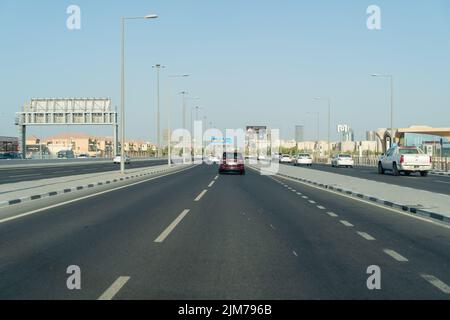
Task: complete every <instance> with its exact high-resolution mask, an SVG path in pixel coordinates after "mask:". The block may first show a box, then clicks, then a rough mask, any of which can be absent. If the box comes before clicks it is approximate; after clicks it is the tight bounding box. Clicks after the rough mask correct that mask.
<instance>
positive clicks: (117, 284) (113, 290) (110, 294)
mask: <svg viewBox="0 0 450 320" xmlns="http://www.w3.org/2000/svg"><path fill="white" fill-rule="evenodd" d="M128 280H130V277H119V278H117V280H116V281H114V283H113V284H112V285H111V286H110V287H109V288H108V289H107V290H106V291H105V292H104V293H103V294H102V295H101V296H100V297H99V298H98V300H112V299H113V298H114V296H115V295H116V294H117V293H118V292H119V291H120V289H122V287H123V286H124V285H125V284H126V283H127V282H128Z"/></svg>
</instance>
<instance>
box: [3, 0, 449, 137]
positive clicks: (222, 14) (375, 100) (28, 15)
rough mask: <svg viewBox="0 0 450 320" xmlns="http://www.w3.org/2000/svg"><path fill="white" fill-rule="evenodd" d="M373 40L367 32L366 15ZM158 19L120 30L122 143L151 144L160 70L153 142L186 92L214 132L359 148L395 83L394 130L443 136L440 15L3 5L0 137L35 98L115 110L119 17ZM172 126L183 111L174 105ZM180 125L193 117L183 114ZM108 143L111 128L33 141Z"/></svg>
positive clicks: (246, 7)
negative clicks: (373, 19) (252, 132)
mask: <svg viewBox="0 0 450 320" xmlns="http://www.w3.org/2000/svg"><path fill="white" fill-rule="evenodd" d="M373 4H375V5H377V6H379V7H380V8H381V21H382V29H381V30H369V29H368V28H367V26H366V20H367V18H368V15H367V13H366V9H367V7H368V6H370V5H373ZM70 5H77V6H79V7H80V8H81V29H80V30H69V29H68V28H67V26H66V20H67V18H68V16H69V15H68V14H67V13H66V9H67V7H69V6H70ZM148 13H156V14H158V15H159V18H158V19H156V20H152V21H143V20H142V21H140V20H135V21H134V20H133V21H128V22H127V26H126V34H127V42H126V76H127V86H126V110H127V116H126V122H127V126H126V127H127V137H128V138H130V139H139V140H150V141H152V142H155V141H156V74H155V71H154V69H152V65H155V64H157V63H160V64H162V65H164V66H166V68H165V69H162V70H161V107H162V124H161V129H162V130H163V129H165V128H167V112H166V110H167V106H168V101H169V99H168V96H169V95H168V86H169V83H168V76H169V75H172V74H180V73H187V74H190V75H191V76H190V77H189V78H185V79H176V80H173V81H172V88H173V90H172V92H173V93H176V92H180V91H182V90H186V91H188V92H189V93H190V95H191V96H192V97H199V98H200V100H188V106H189V107H195V106H196V105H199V106H201V107H202V109H201V110H200V117H202V118H203V116H207V119H208V120H207V122H210V121H212V122H213V123H214V124H215V125H216V126H217V127H218V128H219V129H224V128H244V127H245V126H246V125H267V126H269V127H271V128H279V129H280V130H281V137H282V138H283V139H293V138H294V136H295V126H296V125H303V126H304V135H305V139H308V140H310V139H315V138H316V132H317V128H316V124H317V118H316V116H315V115H313V114H308V112H319V113H320V123H321V129H320V138H321V139H326V135H327V105H326V102H325V101H314V98H315V97H317V96H321V97H329V98H330V99H331V101H332V111H333V112H332V138H333V139H337V138H338V134H337V132H336V126H337V125H338V124H348V125H350V126H351V127H352V128H353V129H354V131H355V138H357V139H361V138H362V137H365V132H366V130H373V129H376V128H386V127H389V123H390V122H389V107H390V105H389V103H390V100H389V99H390V96H389V94H390V91H389V82H388V80H387V79H383V78H372V77H370V75H371V74H373V73H384V74H393V75H394V77H395V117H394V126H395V127H407V126H410V125H429V126H434V127H449V126H450V90H449V87H450V58H449V57H450V1H448V0H430V1H426V2H425V1H423V2H417V3H411V2H410V1H406V0H398V1H387V0H384V1H364V0H362V1H354V0H353V1H350V0H341V1H331V0H318V1H300V0H291V1H288V0H285V1H265V0H260V1H256V0H248V1H242V0H241V1H240V0H228V1H225V0H215V1H207V0H164V1H163V0H159V1H144V0H142V1H138V0H136V1H133V0H129V1H127V2H125V1H123V2H122V1H120V3H119V1H114V2H113V1H106V0H94V1H93V0H89V1H88V0H72V1H57V2H56V1H51V0H41V1H31V0H21V1H14V0H1V2H0V38H1V39H2V50H0V61H1V62H0V63H1V73H0V86H1V88H2V90H1V103H2V105H1V106H0V136H17V128H16V127H15V126H14V114H15V112H16V111H18V110H19V107H20V106H21V105H23V104H24V103H25V102H27V101H28V100H30V99H31V98H65V97H110V98H112V100H113V104H114V105H115V106H117V107H118V106H119V104H120V17H121V16H143V15H146V14H148ZM171 100H172V103H173V104H172V118H173V126H174V127H180V126H181V97H180V96H179V95H177V96H175V95H174V96H173V97H172V99H171ZM187 114H188V117H189V116H190V109H188V112H187ZM80 131H83V132H87V133H92V134H96V135H109V136H110V135H112V128H98V129H92V128H90V127H67V126H61V127H58V128H30V130H29V134H30V135H33V134H34V135H37V136H41V137H42V136H49V135H52V134H55V133H59V132H80Z"/></svg>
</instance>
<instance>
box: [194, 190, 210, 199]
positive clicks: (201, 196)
mask: <svg viewBox="0 0 450 320" xmlns="http://www.w3.org/2000/svg"><path fill="white" fill-rule="evenodd" d="M207 192H208V190H203V191H202V192H201V193H200V194H199V195H198V196H197V198H195V200H194V201H195V202H198V201H200V200H201V199H202V198H203V196H204V195H205V194H206V193H207Z"/></svg>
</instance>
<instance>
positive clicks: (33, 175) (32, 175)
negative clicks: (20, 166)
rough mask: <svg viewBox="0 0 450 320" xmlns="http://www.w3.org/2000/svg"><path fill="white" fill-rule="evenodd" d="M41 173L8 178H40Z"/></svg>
mask: <svg viewBox="0 0 450 320" xmlns="http://www.w3.org/2000/svg"><path fill="white" fill-rule="evenodd" d="M41 175H42V173H34V174H22V175H18V176H9V177H8V178H24V177H35V176H41Z"/></svg>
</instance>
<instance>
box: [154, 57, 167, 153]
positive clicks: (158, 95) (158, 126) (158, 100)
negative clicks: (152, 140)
mask: <svg viewBox="0 0 450 320" xmlns="http://www.w3.org/2000/svg"><path fill="white" fill-rule="evenodd" d="M152 68H154V69H156V96H157V98H156V100H157V115H156V118H157V120H156V122H157V123H156V132H157V138H156V140H157V144H156V145H157V148H158V149H157V156H158V157H161V109H160V101H161V100H160V93H159V88H160V87H159V72H160V70H161V68H165V67H164V66H162V65H160V64H156V65H154V66H153V67H152Z"/></svg>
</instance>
